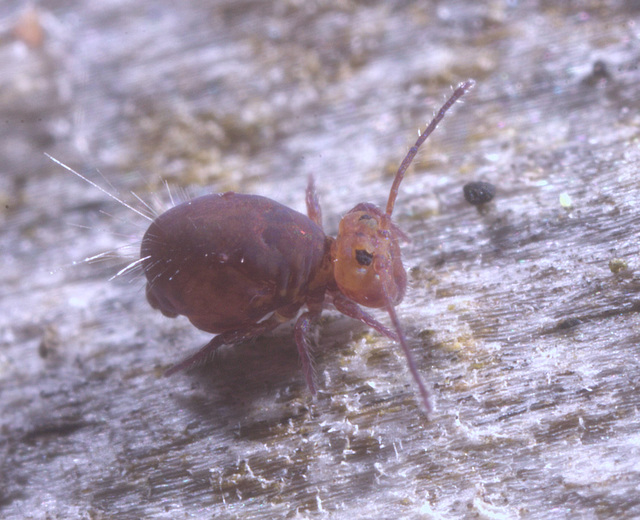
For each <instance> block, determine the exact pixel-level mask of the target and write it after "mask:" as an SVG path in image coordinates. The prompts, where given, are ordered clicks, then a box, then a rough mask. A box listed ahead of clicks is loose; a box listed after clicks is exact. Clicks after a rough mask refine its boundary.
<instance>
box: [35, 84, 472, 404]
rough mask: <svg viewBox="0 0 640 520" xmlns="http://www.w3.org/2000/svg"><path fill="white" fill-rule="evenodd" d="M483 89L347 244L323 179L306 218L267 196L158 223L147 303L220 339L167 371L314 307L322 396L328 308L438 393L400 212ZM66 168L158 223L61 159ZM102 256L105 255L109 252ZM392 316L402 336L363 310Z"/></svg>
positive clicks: (352, 222)
mask: <svg viewBox="0 0 640 520" xmlns="http://www.w3.org/2000/svg"><path fill="white" fill-rule="evenodd" d="M473 85H474V81H473V80H468V81H466V82H464V83H461V84H460V85H459V86H458V88H456V89H455V90H454V92H453V94H452V95H451V97H450V98H449V99H448V100H447V102H446V103H445V104H444V105H443V106H442V107H441V108H440V110H439V111H438V113H437V114H436V115H435V117H434V118H433V120H432V121H431V123H429V125H428V126H427V128H426V129H425V130H424V132H423V133H422V134H421V135H420V137H419V138H418V140H417V141H416V143H415V144H414V145H413V146H412V147H411V149H410V150H409V152H408V153H407V155H406V156H405V158H404V160H403V161H402V163H401V164H400V167H399V168H398V172H397V173H396V176H395V179H394V181H393V184H392V186H391V191H390V193H389V199H388V201H387V207H386V210H385V211H382V210H381V209H380V208H378V207H377V206H376V205H374V204H370V203H361V204H358V205H357V206H356V207H355V208H353V209H352V210H351V211H350V212H349V213H347V214H346V215H345V216H344V217H343V219H342V220H341V222H340V226H339V230H338V236H337V238H335V239H334V238H332V237H328V236H326V235H325V234H324V231H323V230H322V215H321V210H320V204H319V202H318V197H317V195H316V191H315V186H314V182H313V178H310V179H309V185H308V187H307V194H306V203H307V214H308V216H305V215H303V214H301V213H298V212H297V211H294V210H292V209H290V208H287V207H286V206H283V205H282V204H279V203H278V202H275V201H273V200H271V199H268V198H266V197H260V196H257V195H242V194H238V193H233V192H227V193H222V194H215V195H205V196H203V197H198V198H195V199H193V200H190V201H187V202H184V203H182V204H179V205H177V206H175V207H174V208H172V209H170V210H168V211H166V212H165V213H163V214H161V215H160V216H159V217H157V218H156V219H155V220H153V221H152V223H151V225H150V226H149V228H148V230H147V232H146V233H145V235H144V238H143V239H142V245H141V248H140V259H139V260H137V261H135V262H133V263H132V264H130V265H129V266H128V267H127V268H125V269H123V271H122V272H124V271H126V270H129V269H133V268H135V267H137V266H139V265H142V268H143V270H144V272H145V275H146V278H147V287H146V294H147V300H148V301H149V303H150V304H151V306H152V307H153V308H155V309H159V310H160V311H161V312H162V313H163V314H164V315H165V316H169V317H176V316H178V315H184V316H186V317H187V318H188V319H189V320H190V321H191V323H193V324H194V325H195V326H196V327H197V328H199V329H201V330H204V331H206V332H211V333H213V334H217V336H215V337H214V338H213V339H212V340H211V341H210V342H209V343H207V344H206V345H205V346H204V347H203V348H202V349H200V350H199V351H198V352H197V353H195V354H194V355H192V356H190V357H189V358H187V359H185V360H184V361H182V362H181V363H179V364H177V365H175V366H173V367H171V368H170V369H169V370H167V372H166V375H171V374H173V373H175V372H177V371H179V370H183V369H186V368H189V367H192V366H194V365H197V364H199V363H202V362H204V361H206V360H207V359H208V358H209V357H210V356H211V355H212V354H213V353H214V352H215V351H216V349H217V348H218V347H220V346H221V345H225V344H233V343H238V342H240V341H244V340H247V339H249V338H252V337H255V336H258V335H260V334H264V333H265V332H268V331H270V330H273V329H274V328H276V327H277V326H278V325H280V324H281V323H283V322H286V321H289V320H291V319H293V318H295V317H296V315H297V314H298V312H299V311H300V309H301V308H302V307H303V306H306V307H307V310H306V311H305V312H303V313H302V314H301V315H300V316H299V317H298V319H297V321H296V324H295V333H294V335H295V341H296V345H297V347H298V353H299V355H300V360H301V363H302V370H303V372H304V375H305V378H306V381H307V384H308V386H309V389H310V391H311V393H312V394H315V391H316V390H315V383H314V374H313V369H312V364H311V353H310V351H311V344H310V339H309V337H310V332H311V328H312V326H313V325H314V322H315V321H316V320H317V319H318V317H319V316H320V313H321V312H322V310H323V308H325V307H326V306H327V304H329V303H330V304H333V306H334V307H335V308H336V309H337V310H338V311H340V312H341V313H343V314H345V315H347V316H350V317H352V318H354V319H357V320H360V321H362V322H363V323H365V324H367V325H369V326H370V327H372V328H374V329H375V330H377V331H378V332H380V333H381V334H383V335H385V336H387V337H389V338H391V339H393V340H394V341H398V342H399V343H400V345H401V346H402V350H403V351H404V354H405V356H406V358H407V364H408V366H409V370H410V371H411V375H412V376H413V379H414V381H415V383H416V385H417V386H418V389H419V390H420V394H421V397H422V402H423V405H424V407H425V409H426V411H427V412H429V411H430V410H431V404H430V398H429V392H428V390H427V387H426V386H425V384H424V382H423V381H422V378H421V377H420V374H419V372H418V369H417V366H416V363H415V361H414V359H413V356H412V355H411V352H410V350H409V347H408V345H407V341H406V339H405V336H404V333H403V331H402V327H401V326H400V322H399V320H398V317H397V315H396V312H395V306H396V305H398V304H399V303H400V302H401V301H402V299H403V297H404V294H405V289H406V284H407V277H406V273H405V270H404V267H403V265H402V259H401V256H400V247H399V245H398V241H399V239H402V238H403V237H404V234H403V233H402V231H400V229H399V228H398V227H397V226H396V225H395V224H394V223H393V222H392V221H391V214H392V213H393V208H394V205H395V201H396V197H397V195H398V188H399V186H400V183H401V182H402V179H403V177H404V174H405V172H406V170H407V168H408V167H409V165H410V164H411V161H412V160H413V158H414V157H415V155H416V153H417V152H418V149H419V148H420V146H421V145H422V144H423V143H424V141H425V140H426V139H427V137H429V135H430V134H431V133H432V132H433V130H434V129H435V128H436V126H437V125H438V123H439V122H440V121H441V120H442V118H443V117H444V115H445V113H446V112H447V110H449V108H451V107H452V106H453V104H454V103H455V102H456V101H457V100H458V99H460V98H461V97H462V96H463V95H464V94H465V93H466V92H467V91H468V90H469V89H470V88H472V87H473ZM48 157H49V158H51V159H52V160H53V161H54V162H56V163H57V164H59V165H61V166H63V167H64V168H66V169H67V170H69V171H70V172H72V173H73V174H75V175H77V176H79V177H80V178H82V179H84V180H85V181H87V182H89V183H90V184H92V185H93V186H95V187H96V188H98V189H99V190H101V191H102V192H104V193H105V194H107V195H108V196H110V197H112V198H113V199H115V200H117V201H118V202H120V203H121V204H123V205H125V206H126V207H128V208H129V209H132V210H133V211H135V212H136V213H138V214H140V215H141V216H143V217H145V218H148V217H147V216H146V215H144V214H143V213H141V212H139V211H138V210H136V209H135V208H132V207H131V206H129V205H128V204H126V203H125V202H123V201H122V200H120V199H119V198H117V197H116V196H114V195H113V194H111V193H109V192H107V191H106V190H104V189H103V188H101V187H100V186H98V185H96V184H95V183H93V182H92V181H90V180H89V179H87V178H85V177H84V176H82V175H81V174H79V173H77V172H75V171H74V170H72V169H71V168H69V167H68V166H66V165H64V164H63V163H61V162H60V161H58V160H57V159H54V158H53V157H51V156H48ZM99 256H100V255H99ZM358 304H359V305H364V306H365V307H371V308H382V309H384V310H386V311H387V313H388V314H389V317H390V319H391V323H392V324H393V330H391V329H389V328H387V327H385V326H384V325H383V324H382V323H380V322H379V321H377V320H376V319H375V318H374V317H373V316H371V315H369V314H367V313H366V312H365V311H363V310H362V309H361V308H360V307H359V305H358Z"/></svg>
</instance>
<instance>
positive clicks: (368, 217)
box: [358, 214, 373, 220]
mask: <svg viewBox="0 0 640 520" xmlns="http://www.w3.org/2000/svg"><path fill="white" fill-rule="evenodd" d="M370 218H373V217H372V216H371V215H366V214H365V215H362V216H361V217H360V218H359V219H358V220H369V219H370Z"/></svg>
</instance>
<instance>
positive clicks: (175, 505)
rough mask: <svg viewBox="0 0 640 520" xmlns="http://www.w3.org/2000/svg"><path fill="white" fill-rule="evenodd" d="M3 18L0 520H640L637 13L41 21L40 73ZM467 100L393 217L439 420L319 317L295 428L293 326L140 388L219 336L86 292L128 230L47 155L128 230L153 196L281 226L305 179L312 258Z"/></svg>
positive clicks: (319, 10) (390, 359)
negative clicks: (310, 186) (475, 191)
mask: <svg viewBox="0 0 640 520" xmlns="http://www.w3.org/2000/svg"><path fill="white" fill-rule="evenodd" d="M24 9H25V7H24V4H23V2H18V1H12V0H10V1H6V2H3V5H2V7H0V17H1V19H2V20H3V22H2V24H1V27H0V31H2V34H1V35H0V113H1V114H2V118H1V120H0V132H1V136H0V199H1V200H2V204H1V205H0V241H1V243H0V265H1V266H2V268H1V269H0V483H1V485H0V517H2V518H7V519H17V518H20V519H23V518H34V519H35V518H37V519H40V518H64V519H75V518H78V519H80V518H82V519H84V518H92V519H103V518H105V519H106V518H119V519H134V518H171V519H178V518H216V519H234V518H242V519H258V518H269V519H271V518H394V517H395V518H409V519H413V518H496V519H497V518H554V519H555V518H635V517H638V516H640V494H639V493H638V487H639V486H640V434H639V433H638V432H639V426H640V420H639V416H638V406H639V404H640V397H639V394H638V386H639V385H640V356H639V347H638V339H639V334H640V333H639V332H638V331H639V330H640V329H639V324H640V323H639V322H640V319H639V314H638V311H640V294H639V292H640V278H639V277H638V275H637V274H636V271H637V269H638V257H637V252H638V246H637V244H638V242H637V230H638V228H639V226H640V213H639V210H638V208H639V201H640V184H639V183H638V174H637V172H638V167H639V165H640V150H639V148H638V143H639V137H638V128H639V124H640V116H639V113H638V106H639V102H640V81H639V80H640V70H639V65H640V33H639V27H640V5H638V3H637V2H624V1H622V0H619V1H616V0H612V1H610V2H606V3H605V2H596V1H593V2H590V1H584V2H563V3H556V2H544V1H531V2H507V1H496V2H491V3H487V4H486V5H485V4H484V3H478V2H469V1H454V2H410V1H401V0H397V1H393V2H375V1H348V0H327V1H318V2H296V1H291V0H289V1H276V2H259V1H251V0H247V1H242V2H238V1H232V0H220V1H216V2H210V3H208V4H206V5H205V4H204V3H198V2H167V1H163V0H160V1H156V2H129V3H122V2H116V1H113V0H109V1H104V2H100V3H94V2H58V1H55V0H43V1H41V2H39V3H38V11H37V16H36V17H35V20H36V22H37V23H40V24H41V26H42V28H43V30H44V31H43V34H44V36H43V39H42V42H41V43H40V44H39V43H38V42H39V40H38V38H31V37H27V36H25V35H24V34H25V33H24V32H21V31H17V32H16V31H15V30H14V29H15V27H16V23H17V21H18V19H19V18H20V16H24V13H25V11H24ZM30 16H31V15H30ZM33 19H34V18H32V21H33ZM29 23H32V22H29ZM29 27H31V29H29ZM27 28H28V29H29V30H31V32H30V33H28V34H29V35H31V36H32V35H33V34H36V32H37V31H36V32H34V29H33V26H27ZM36 35H37V34H36ZM467 78H474V79H475V80H476V81H477V86H476V88H475V89H474V90H473V91H472V92H470V93H469V94H468V95H467V96H466V98H465V100H464V103H460V104H458V105H456V106H455V107H454V108H453V109H452V111H451V112H450V113H449V114H448V115H447V117H446V119H445V120H444V122H443V123H442V125H441V127H439V128H438V129H437V131H436V132H435V134H434V135H433V136H432V137H431V138H430V139H429V142H428V143H427V145H426V146H425V148H424V149H423V150H422V151H421V152H420V154H419V156H418V158H417V161H416V164H415V165H414V166H413V167H412V169H411V171H410V173H409V174H408V175H407V178H406V179H405V181H404V184H403V185H402V187H401V189H400V196H399V198H398V202H397V205H396V211H395V213H394V216H395V220H396V222H397V223H398V225H400V226H401V228H402V229H403V230H404V231H406V232H407V233H408V234H409V236H410V237H411V239H412V242H411V243H410V244H408V245H407V246H405V248H404V261H405V266H406V267H407V270H408V273H409V289H408V292H407V296H406V297H405V300H404V302H403V303H402V304H401V305H400V306H399V307H398V312H399V315H400V319H401V321H402V322H403V323H404V325H405V328H406V332H407V335H408V337H409V338H410V343H411V348H412V349H413V352H414V354H415V356H416V357H417V359H418V363H419V368H420V370H421V373H422V374H423V375H424V377H425V378H426V380H427V381H428V382H429V383H430V385H431V387H432V390H433V394H434V398H435V404H436V413H435V414H434V415H433V417H432V418H431V420H426V419H425V417H424V416H423V415H421V413H420V411H419V405H418V403H417V401H416V392H415V389H414V388H413V387H412V383H411V378H410V376H409V374H408V372H407V369H406V366H405V363H404V359H403V358H402V355H401V352H400V351H399V347H398V346H397V345H395V344H393V343H392V342H390V341H388V340H387V339H385V338H382V337H380V336H379V335H377V334H374V333H372V332H371V331H369V330H368V329H366V328H365V327H363V326H361V325H359V324H358V323H355V322H353V321H352V320H350V319H348V318H346V317H344V316H341V315H339V314H337V313H334V312H326V313H325V315H324V319H323V322H322V324H321V326H320V328H319V336H318V345H317V347H316V351H315V362H316V369H317V374H318V381H319V387H320V389H319V395H318V397H317V399H315V400H313V399H311V397H310V396H309V394H308V391H307V389H306V387H305V384H304V378H303V376H302V374H301V372H300V370H299V366H298V360H297V357H296V350H295V345H294V343H293V340H292V328H291V326H283V327H281V328H280V329H278V330H277V331H276V332H275V333H273V334H271V335H268V336H266V337H263V338H260V339H258V340H256V341H254V342H251V343H248V344H243V345H238V346H236V347H235V348H229V349H226V350H225V351H224V352H222V353H221V356H220V357H219V358H218V359H217V360H216V362H215V363H214V364H212V365H209V366H206V367H202V368H201V369H199V370H197V371H195V372H193V373H190V374H179V375H176V376H174V377H172V378H169V379H167V378H163V377H162V372H163V370H164V369H166V368H167V367H169V366H170V365H171V364H172V363H173V362H175V361H178V360H180V359H181V358H182V357H184V356H186V355H188V354H190V353H192V352H193V351H194V350H195V349H197V348H198V347H199V346H201V345H202V344H204V343H205V342H206V341H208V338H209V337H210V336H208V335H206V334H201V333H199V332H198V331H196V330H195V329H194V328H193V327H191V326H190V325H189V324H188V323H187V322H186V320H180V319H178V320H170V319H167V318H163V317H162V316H161V315H160V314H159V313H157V312H154V311H153V310H152V309H151V308H150V307H149V306H148V305H147V304H146V302H145V299H144V290H143V287H144V284H143V281H142V279H141V278H140V277H139V276H137V277H136V276H119V277H116V278H115V279H114V280H112V281H109V278H110V277H111V276H113V275H114V274H115V273H116V272H117V271H118V270H119V269H120V268H122V267H123V266H124V265H126V264H127V262H128V261H129V260H130V259H133V258H135V255H136V254H137V253H136V247H137V244H139V240H140V238H141V237H142V234H143V233H144V230H145V228H146V226H147V225H148V222H147V221H146V220H145V219H144V218H142V217H141V216H139V215H136V214H135V213H133V212H131V211H130V210H128V209H127V208H125V207H123V206H121V205H119V204H117V203H116V202H115V201H113V200H112V199H110V198H108V197H107V196H106V195H105V194H103V193H101V192H99V191H98V190H96V189H95V188H93V187H91V186H89V185H88V184H87V183H84V182H82V181H81V180H79V179H78V178H76V177H74V176H73V175H71V174H70V173H68V172H66V171H64V170H63V169H62V168H61V167H59V166H57V165H55V164H54V163H53V162H51V161H49V160H48V159H47V158H46V157H45V156H44V153H45V152H47V153H50V154H51V155H53V156H54V157H57V158H58V159H60V160H61V161H63V162H65V163H67V164H69V165H70V166H72V167H74V168H76V169H78V170H79V171H81V172H82V173H83V174H85V175H87V176H89V177H90V178H91V179H92V180H94V181H95V182H97V183H100V184H101V185H103V186H105V187H106V188H107V189H108V190H109V191H111V192H113V193H117V194H118V196H119V197H121V198H122V199H124V200H126V201H127V202H128V203H129V204H132V205H134V206H135V207H137V208H141V209H142V210H144V207H143V206H142V204H141V203H140V202H139V201H138V200H137V199H136V198H135V197H134V196H133V195H132V194H131V193H130V191H134V192H135V193H136V194H137V195H138V196H139V197H140V198H141V199H143V200H144V201H148V202H149V203H150V204H152V205H154V204H156V202H155V201H156V200H157V199H164V203H165V207H167V206H166V205H167V204H169V201H168V198H169V197H168V196H167V195H166V194H167V190H166V189H165V187H164V184H163V179H165V180H167V182H168V184H169V185H170V187H171V189H172V194H173V196H174V197H177V198H184V196H185V195H184V190H187V191H188V192H190V193H191V194H194V195H195V194H202V193H209V192H220V191H225V190H235V191H240V192H244V193H255V194H259V195H265V196H267V197H270V198H273V199H275V200H277V201H278V202H281V203H283V204H286V205H288V206H291V207H293V208H295V209H297V210H303V209H304V187H305V185H306V182H307V177H308V175H309V174H314V175H315V176H316V184H317V186H318V191H319V194H320V198H321V202H322V204H323V211H324V216H325V228H326V229H327V231H328V232H331V233H334V232H335V230H336V228H337V222H338V219H339V217H340V215H341V214H343V213H345V212H346V211H348V210H349V209H350V208H351V207H353V206H354V205H355V204H356V203H358V202H362V201H370V202H375V203H378V204H384V203H385V201H386V197H387V194H388V189H389V186H390V184H391V180H392V175H393V172H394V171H395V168H396V167H397V164H398V163H399V161H400V160H401V159H402V157H403V155H404V153H405V152H406V150H407V148H408V147H409V146H410V145H411V144H412V143H413V141H414V140H415V133H416V131H417V130H418V128H419V127H421V126H423V125H424V124H425V123H426V122H427V121H428V120H429V119H430V117H431V114H432V111H433V110H435V109H436V108H438V106H439V105H440V104H441V103H442V101H443V100H444V98H445V96H446V95H447V94H449V92H450V87H451V86H452V85H455V84H457V83H458V82H460V81H463V80H465V79H467ZM99 172H100V173H99ZM475 180H482V181H489V182H492V183H494V184H495V185H496V186H497V194H496V197H495V199H494V201H493V202H492V203H491V204H490V206H489V207H487V208H485V209H484V210H483V211H478V210H477V209H476V208H474V207H472V206H470V205H469V204H467V203H466V202H465V200H464V198H463V195H462V186H463V185H464V184H465V183H466V182H469V181H475ZM108 183H110V184H111V186H109V184H108ZM126 244H133V245H132V246H131V247H129V248H127V247H125V248H122V246H124V245H126ZM104 251H112V252H113V254H112V255H111V256H112V257H113V260H114V261H113V262H106V263H102V262H93V263H85V262H79V261H81V260H82V259H84V258H88V257H92V256H94V255H97V254H99V253H101V252H104ZM73 262H79V263H78V264H77V265H72V263H73ZM379 316H380V319H381V320H385V322H386V318H385V316H384V314H380V315H379Z"/></svg>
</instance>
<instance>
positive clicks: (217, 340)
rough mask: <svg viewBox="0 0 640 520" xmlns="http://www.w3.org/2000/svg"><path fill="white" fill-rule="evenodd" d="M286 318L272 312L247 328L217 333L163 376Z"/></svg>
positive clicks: (200, 360)
mask: <svg viewBox="0 0 640 520" xmlns="http://www.w3.org/2000/svg"><path fill="white" fill-rule="evenodd" d="M288 319H289V318H286V319H283V318H282V317H281V316H279V315H278V314H276V313H274V314H273V315H272V316H270V317H269V318H267V319H266V320H264V321H261V322H260V323H256V324H255V325H251V326H249V327H247V328H244V329H241V330H234V331H230V332H223V333H222V334H218V335H217V336H215V337H214V338H212V339H211V341H209V343H207V344H206V345H205V346H204V347H202V348H201V349H200V350H198V352H196V353H195V354H193V355H192V356H189V357H188V358H186V359H184V360H183V361H181V362H180V363H178V364H177V365H173V366H172V367H171V368H169V369H168V370H167V371H166V372H165V373H164V375H165V377H169V376H171V375H173V374H175V373H176V372H180V371H182V370H189V369H190V368H195V367H197V366H200V365H203V364H205V363H206V362H207V361H209V360H210V359H211V358H212V357H213V355H214V354H215V352H216V350H217V349H218V348H219V347H221V346H222V345H231V344H233V343H239V342H241V341H246V340H248V339H251V338H254V337H256V336H260V335H262V334H264V333H266V332H269V331H271V330H273V329H275V328H276V327H277V326H278V325H280V324H281V323H282V322H283V321H287V320H288Z"/></svg>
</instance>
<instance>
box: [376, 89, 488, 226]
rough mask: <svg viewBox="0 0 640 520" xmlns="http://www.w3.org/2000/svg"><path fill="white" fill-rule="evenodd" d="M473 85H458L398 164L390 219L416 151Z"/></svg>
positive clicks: (388, 212) (388, 211)
mask: <svg viewBox="0 0 640 520" xmlns="http://www.w3.org/2000/svg"><path fill="white" fill-rule="evenodd" d="M475 84H476V82H475V81H474V80H472V79H468V80H467V81H465V82H464V83H460V85H458V88H457V89H455V90H454V91H453V94H451V97H450V98H449V99H448V100H447V102H446V103H445V104H444V105H442V108H440V110H439V111H438V113H437V114H436V115H435V117H434V118H433V119H432V120H431V123H429V126H427V128H425V130H424V132H422V134H421V135H420V137H418V140H417V141H416V144H414V145H413V146H412V147H411V148H410V149H409V151H408V152H407V155H406V156H405V158H404V159H403V160H402V162H401V163H400V167H399V168H398V173H396V178H395V179H394V180H393V184H392V185H391V192H390V193H389V201H388V202H387V216H389V217H390V216H391V213H393V206H394V205H395V203H396V197H397V196H398V188H399V187H400V183H401V182H402V179H403V178H404V174H405V172H406V171H407V168H409V165H410V164H411V161H413V158H414V157H415V156H416V153H418V149H419V148H420V146H421V145H422V143H424V142H425V141H426V140H427V137H429V135H431V132H433V131H434V130H435V128H436V126H438V123H439V122H440V121H442V118H443V117H444V115H445V114H446V113H447V110H449V109H450V108H451V107H452V106H453V104H454V103H455V102H456V101H458V99H460V98H461V97H462V96H464V95H465V94H466V92H467V91H468V90H470V89H472V88H473V86H474V85H475Z"/></svg>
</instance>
